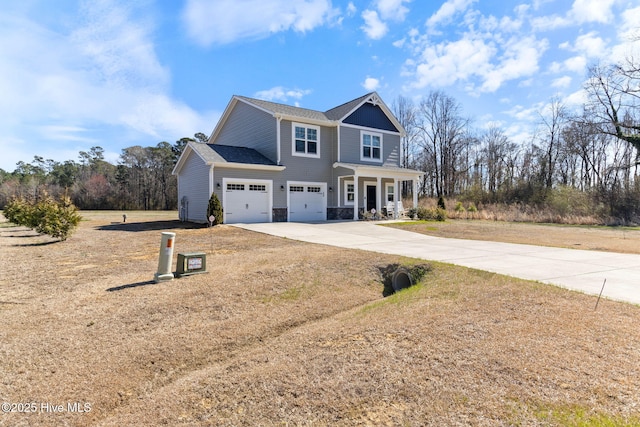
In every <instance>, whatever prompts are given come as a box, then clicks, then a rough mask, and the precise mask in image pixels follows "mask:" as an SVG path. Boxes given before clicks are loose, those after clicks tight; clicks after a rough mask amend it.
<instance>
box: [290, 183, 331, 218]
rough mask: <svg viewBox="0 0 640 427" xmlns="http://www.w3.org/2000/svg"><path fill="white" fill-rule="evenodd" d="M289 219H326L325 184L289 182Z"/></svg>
mask: <svg viewBox="0 0 640 427" xmlns="http://www.w3.org/2000/svg"><path fill="white" fill-rule="evenodd" d="M287 187H288V189H289V221H297V222H307V221H326V219H327V191H326V190H327V184H325V183H315V182H314V183H308V182H289V183H288V185H287Z"/></svg>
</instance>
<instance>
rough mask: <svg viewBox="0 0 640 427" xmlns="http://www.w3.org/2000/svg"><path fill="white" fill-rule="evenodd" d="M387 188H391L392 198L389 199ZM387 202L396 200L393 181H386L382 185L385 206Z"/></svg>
mask: <svg viewBox="0 0 640 427" xmlns="http://www.w3.org/2000/svg"><path fill="white" fill-rule="evenodd" d="M389 188H391V189H392V190H393V200H389ZM389 202H393V203H395V202H396V186H395V185H394V183H393V182H388V183H386V184H385V185H384V204H385V206H386V204H387V203H389Z"/></svg>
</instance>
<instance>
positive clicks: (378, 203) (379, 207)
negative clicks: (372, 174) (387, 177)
mask: <svg viewBox="0 0 640 427" xmlns="http://www.w3.org/2000/svg"><path fill="white" fill-rule="evenodd" d="M376 188H377V189H378V191H376V212H377V213H378V215H380V214H382V192H383V191H384V189H383V188H382V178H381V177H378V178H377V179H376Z"/></svg>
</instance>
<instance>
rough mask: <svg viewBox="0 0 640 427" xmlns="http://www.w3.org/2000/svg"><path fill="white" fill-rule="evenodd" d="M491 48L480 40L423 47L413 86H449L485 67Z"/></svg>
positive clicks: (493, 49) (488, 60)
mask: <svg viewBox="0 0 640 427" xmlns="http://www.w3.org/2000/svg"><path fill="white" fill-rule="evenodd" d="M494 54H495V48H494V47H493V46H491V45H488V44H486V43H485V42H484V41H483V40H480V39H470V38H467V39H462V40H457V41H454V42H448V43H442V44H439V45H435V46H427V47H425V49H424V51H423V52H422V57H421V58H420V63H419V64H418V65H417V66H416V75H415V83H414V86H415V87H417V88H423V87H427V86H434V87H437V86H449V85H452V84H453V83H455V82H456V81H457V80H465V79H467V78H469V77H471V76H472V75H474V74H478V73H482V72H483V70H486V69H487V67H488V64H489V62H490V60H491V57H492V56H493V55H494Z"/></svg>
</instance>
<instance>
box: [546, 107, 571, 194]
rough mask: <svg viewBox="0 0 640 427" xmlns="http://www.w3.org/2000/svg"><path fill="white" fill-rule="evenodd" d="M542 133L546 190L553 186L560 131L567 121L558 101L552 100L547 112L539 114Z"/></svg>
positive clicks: (560, 147)
mask: <svg viewBox="0 0 640 427" xmlns="http://www.w3.org/2000/svg"><path fill="white" fill-rule="evenodd" d="M540 118H541V125H542V132H541V134H540V137H541V138H540V142H541V146H540V148H541V150H542V151H543V156H542V158H541V166H542V168H541V173H542V176H541V178H542V181H543V182H544V186H545V188H546V189H547V190H550V189H551V187H552V186H553V179H554V175H555V172H556V163H557V161H558V157H559V156H560V153H561V150H562V146H561V144H562V129H563V126H564V124H565V122H566V119H567V112H566V108H565V106H564V104H562V102H560V100H558V99H553V100H552V101H551V103H550V104H549V105H548V107H547V110H546V111H543V112H542V113H540Z"/></svg>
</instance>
